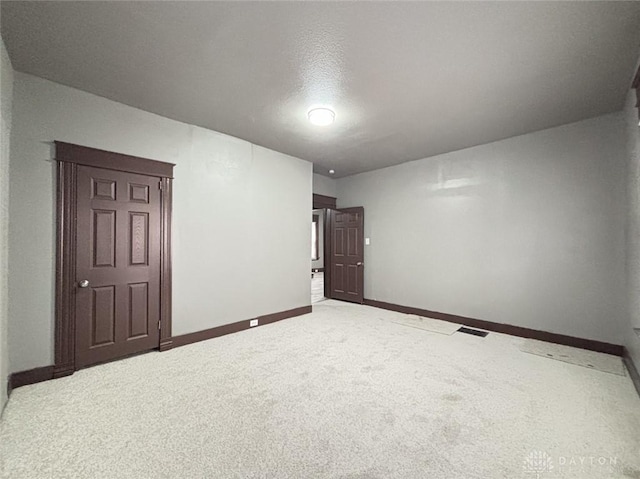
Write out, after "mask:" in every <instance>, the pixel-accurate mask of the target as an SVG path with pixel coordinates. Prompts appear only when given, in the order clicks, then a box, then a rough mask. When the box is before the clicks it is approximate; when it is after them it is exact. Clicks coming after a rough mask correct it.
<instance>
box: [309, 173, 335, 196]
mask: <svg viewBox="0 0 640 479" xmlns="http://www.w3.org/2000/svg"><path fill="white" fill-rule="evenodd" d="M336 188H337V184H336V180H334V179H333V178H327V177H326V176H322V175H319V174H318V173H314V174H313V192H314V193H315V194H316V195H324V196H332V197H334V198H335V197H336V195H337V189H336Z"/></svg>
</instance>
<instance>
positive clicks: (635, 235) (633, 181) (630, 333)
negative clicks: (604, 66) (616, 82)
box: [623, 90, 640, 367]
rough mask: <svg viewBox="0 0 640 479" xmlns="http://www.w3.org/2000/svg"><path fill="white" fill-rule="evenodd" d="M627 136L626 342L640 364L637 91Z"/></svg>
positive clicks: (627, 116)
mask: <svg viewBox="0 0 640 479" xmlns="http://www.w3.org/2000/svg"><path fill="white" fill-rule="evenodd" d="M623 113H624V120H625V133H626V135H627V159H628V164H627V168H628V170H627V203H628V205H629V207H628V210H627V213H628V214H627V294H628V305H629V322H628V324H626V325H625V329H624V339H625V341H624V344H625V346H626V347H627V350H628V351H629V354H630V355H631V357H632V358H633V360H634V362H635V364H636V365H637V367H640V336H639V334H640V293H639V292H640V126H638V121H639V119H638V109H637V107H636V93H635V91H634V90H631V91H630V92H629V95H628V96H627V101H626V103H625V108H624V111H623Z"/></svg>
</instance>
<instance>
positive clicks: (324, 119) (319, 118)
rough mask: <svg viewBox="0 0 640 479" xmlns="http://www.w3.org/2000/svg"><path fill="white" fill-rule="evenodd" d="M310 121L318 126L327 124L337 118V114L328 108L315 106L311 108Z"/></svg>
mask: <svg viewBox="0 0 640 479" xmlns="http://www.w3.org/2000/svg"><path fill="white" fill-rule="evenodd" d="M308 115H309V121H310V122H311V123H312V124H314V125H317V126H327V125H330V124H331V123H333V121H334V120H335V119H336V114H335V113H334V112H333V111H331V110H329V109H328V108H314V109H313V110H309V113H308Z"/></svg>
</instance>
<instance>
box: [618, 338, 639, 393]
mask: <svg viewBox="0 0 640 479" xmlns="http://www.w3.org/2000/svg"><path fill="white" fill-rule="evenodd" d="M622 359H623V361H624V364H625V366H627V370H628V371H629V376H630V377H631V381H633V385H634V386H635V387H636V391H638V396H640V373H639V372H638V368H636V365H635V363H634V362H633V359H632V358H631V355H630V354H629V350H628V349H627V348H624V356H622Z"/></svg>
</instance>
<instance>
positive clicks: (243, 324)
mask: <svg viewBox="0 0 640 479" xmlns="http://www.w3.org/2000/svg"><path fill="white" fill-rule="evenodd" d="M310 312H311V306H303V307H301V308H296V309H290V310H288V311H280V312H279V313H272V314H265V315H264V316H259V317H257V318H253V319H257V320H258V324H259V326H262V325H264V324H269V323H275V322H276V321H280V320H282V319H287V318H293V317H295V316H301V315H303V314H307V313H310ZM259 326H258V327H259ZM245 329H249V320H248V319H247V320H246V321H239V322H237V323H232V324H225V325H224V326H218V327H217V328H211V329H207V330H204V331H198V332H196V333H190V334H184V335H182V336H174V337H173V338H170V339H169V340H167V341H164V342H163V343H162V344H161V345H160V348H159V349H160V351H167V350H169V349H171V348H175V347H178V346H185V345H187V344H191V343H195V342H197V341H204V340H205V339H212V338H217V337H218V336H224V335H225V334H231V333H236V332H238V331H243V330H245ZM73 372H74V370H73V369H64V368H62V369H59V370H54V367H53V366H43V367H41V368H35V369H30V370H28V371H20V372H17V373H13V374H11V375H10V376H9V381H8V384H7V395H9V394H11V391H12V390H13V389H15V388H19V387H20V386H27V385H29V384H35V383H40V382H42V381H48V380H49V379H54V378H59V377H63V376H69V375H70V374H73Z"/></svg>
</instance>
